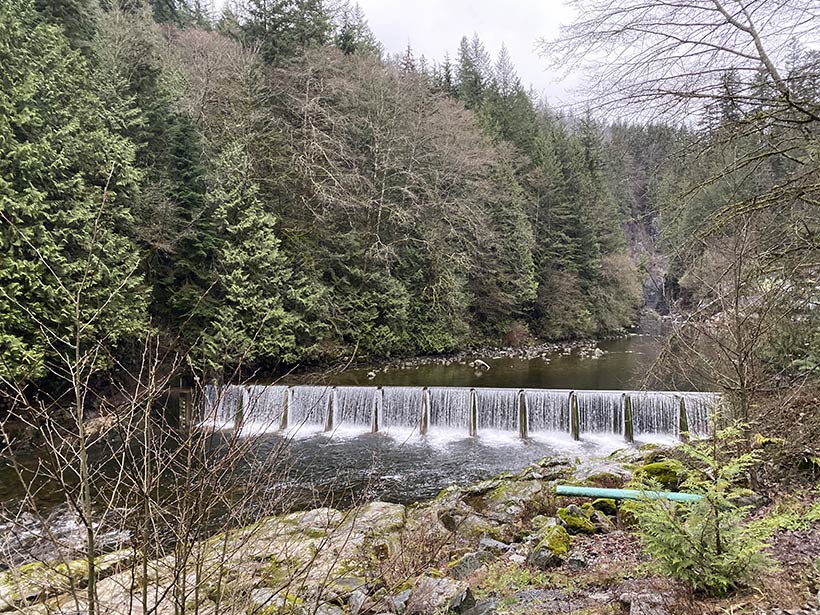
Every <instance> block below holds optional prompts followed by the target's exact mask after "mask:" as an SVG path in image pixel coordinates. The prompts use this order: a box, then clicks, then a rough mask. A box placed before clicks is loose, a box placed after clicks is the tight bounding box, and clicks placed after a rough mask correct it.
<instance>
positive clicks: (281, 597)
mask: <svg viewBox="0 0 820 615" xmlns="http://www.w3.org/2000/svg"><path fill="white" fill-rule="evenodd" d="M250 599H251V605H252V610H253V612H258V613H266V614H268V613H270V614H273V613H281V614H294V615H295V614H297V613H299V614H301V613H302V612H303V608H302V600H301V598H298V597H296V596H294V595H293V594H289V593H287V592H285V591H284V590H280V589H273V588H272V587H257V588H255V589H252V590H251V594H250Z"/></svg>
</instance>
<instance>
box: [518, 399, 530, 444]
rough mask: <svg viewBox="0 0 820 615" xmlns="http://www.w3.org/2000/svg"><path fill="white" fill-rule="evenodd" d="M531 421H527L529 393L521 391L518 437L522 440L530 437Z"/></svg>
mask: <svg viewBox="0 0 820 615" xmlns="http://www.w3.org/2000/svg"><path fill="white" fill-rule="evenodd" d="M528 428H529V421H528V419H527V392H526V391H525V390H524V389H521V390H520V391H519V392H518V435H519V436H520V437H521V439H522V440H526V439H527V436H529V429H528Z"/></svg>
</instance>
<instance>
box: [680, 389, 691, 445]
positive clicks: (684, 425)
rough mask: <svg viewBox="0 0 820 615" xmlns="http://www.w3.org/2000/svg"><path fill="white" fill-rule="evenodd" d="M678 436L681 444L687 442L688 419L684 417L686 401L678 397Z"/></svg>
mask: <svg viewBox="0 0 820 615" xmlns="http://www.w3.org/2000/svg"><path fill="white" fill-rule="evenodd" d="M678 436H679V437H680V439H681V441H682V442H688V441H689V419H688V418H687V416H686V399H684V397H683V395H681V396H680V408H679V410H678Z"/></svg>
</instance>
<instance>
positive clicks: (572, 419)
mask: <svg viewBox="0 0 820 615" xmlns="http://www.w3.org/2000/svg"><path fill="white" fill-rule="evenodd" d="M569 431H570V433H571V434H572V439H573V440H580V439H581V415H580V413H579V412H578V395H576V394H575V391H572V392H570V394H569Z"/></svg>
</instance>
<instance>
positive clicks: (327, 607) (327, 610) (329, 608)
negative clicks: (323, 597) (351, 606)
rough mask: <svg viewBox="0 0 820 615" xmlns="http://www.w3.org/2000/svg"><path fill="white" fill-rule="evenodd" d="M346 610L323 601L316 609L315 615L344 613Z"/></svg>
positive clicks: (338, 614) (342, 614) (340, 614)
mask: <svg viewBox="0 0 820 615" xmlns="http://www.w3.org/2000/svg"><path fill="white" fill-rule="evenodd" d="M344 613H345V612H344V610H343V609H342V608H341V607H339V606H336V605H335V604H329V603H327V602H323V603H322V604H320V605H319V606H318V607H316V610H315V611H314V613H313V615H344Z"/></svg>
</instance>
